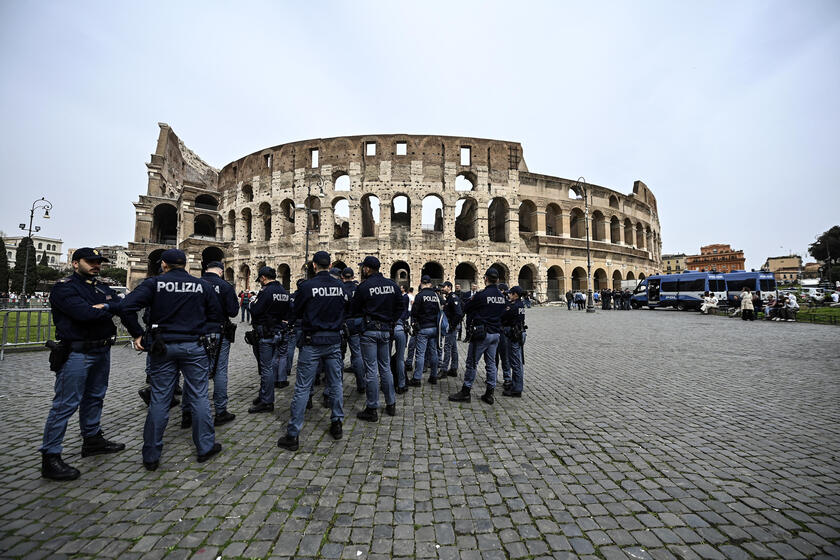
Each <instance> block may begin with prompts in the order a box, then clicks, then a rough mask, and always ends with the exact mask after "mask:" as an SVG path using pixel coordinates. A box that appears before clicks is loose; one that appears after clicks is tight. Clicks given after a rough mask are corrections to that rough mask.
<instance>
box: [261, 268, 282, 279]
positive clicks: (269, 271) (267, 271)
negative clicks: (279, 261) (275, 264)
mask: <svg viewBox="0 0 840 560" xmlns="http://www.w3.org/2000/svg"><path fill="white" fill-rule="evenodd" d="M260 276H265V277H266V278H268V279H269V280H274V279H275V278H277V273H276V272H275V271H274V269H273V268H271V267H270V266H264V267H262V268H260V270H259V271H258V272H257V278H259V277H260Z"/></svg>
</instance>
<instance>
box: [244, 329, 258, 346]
mask: <svg viewBox="0 0 840 560" xmlns="http://www.w3.org/2000/svg"><path fill="white" fill-rule="evenodd" d="M259 341H260V340H259V337H258V336H257V331H255V330H250V331H248V332H246V333H245V343H246V344H250V345H251V346H256V345H257V344H259Z"/></svg>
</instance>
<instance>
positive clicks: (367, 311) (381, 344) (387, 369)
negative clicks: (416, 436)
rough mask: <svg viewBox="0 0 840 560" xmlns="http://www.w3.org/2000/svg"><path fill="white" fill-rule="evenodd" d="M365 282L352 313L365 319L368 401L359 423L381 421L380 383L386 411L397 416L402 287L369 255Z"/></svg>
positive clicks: (355, 295) (365, 361) (361, 286)
mask: <svg viewBox="0 0 840 560" xmlns="http://www.w3.org/2000/svg"><path fill="white" fill-rule="evenodd" d="M359 265H360V266H361V267H362V279H363V280H362V283H361V284H359V287H358V288H357V289H356V293H355V294H354V296H353V302H352V306H351V308H352V310H353V314H354V315H360V316H361V317H362V320H363V327H362V336H361V345H362V356H363V357H364V364H365V366H364V367H365V379H366V385H367V402H366V403H365V409H364V410H362V411H361V412H359V413H358V414H357V415H356V416H357V417H358V418H359V419H360V420H365V421H367V422H376V421H378V420H379V413H378V411H377V410H378V409H379V384H380V382H381V383H382V390H383V392H384V393H385V412H386V413H387V414H388V415H389V416H394V415H395V414H396V413H397V404H396V393H395V392H394V376H393V375H392V373H391V331H392V330H393V329H394V324H395V323H396V322H397V320H398V319H399V318H400V315H402V298H401V297H400V288H399V286H397V284H396V282H394V281H393V280H391V279H390V278H385V277H384V276H382V273H381V272H379V267H380V263H379V259H377V258H376V257H374V256H372V255H368V256H367V257H365V258H364V260H363V261H362V262H360V263H359Z"/></svg>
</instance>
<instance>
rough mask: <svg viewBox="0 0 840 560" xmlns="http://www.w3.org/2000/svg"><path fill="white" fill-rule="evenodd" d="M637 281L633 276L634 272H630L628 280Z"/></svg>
mask: <svg viewBox="0 0 840 560" xmlns="http://www.w3.org/2000/svg"><path fill="white" fill-rule="evenodd" d="M635 279H636V276H635V275H634V274H633V271H632V270H631V271H629V272H628V273H627V280H635Z"/></svg>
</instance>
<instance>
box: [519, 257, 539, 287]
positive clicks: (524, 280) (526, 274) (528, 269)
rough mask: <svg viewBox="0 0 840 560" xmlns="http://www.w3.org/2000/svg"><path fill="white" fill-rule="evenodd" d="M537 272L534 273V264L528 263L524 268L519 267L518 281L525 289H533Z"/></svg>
mask: <svg viewBox="0 0 840 560" xmlns="http://www.w3.org/2000/svg"><path fill="white" fill-rule="evenodd" d="M535 276H536V274H535V273H534V265H530V264H526V265H525V266H523V267H522V268H520V269H519V278H517V283H518V284H519V287H520V288H522V289H523V290H527V291H531V290H533V289H534V277H535Z"/></svg>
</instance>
